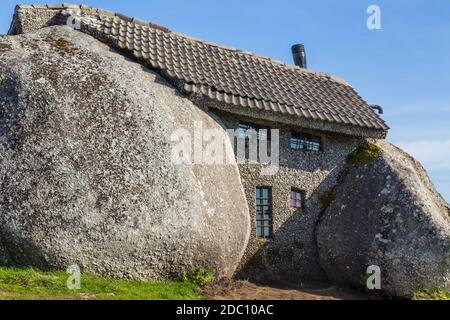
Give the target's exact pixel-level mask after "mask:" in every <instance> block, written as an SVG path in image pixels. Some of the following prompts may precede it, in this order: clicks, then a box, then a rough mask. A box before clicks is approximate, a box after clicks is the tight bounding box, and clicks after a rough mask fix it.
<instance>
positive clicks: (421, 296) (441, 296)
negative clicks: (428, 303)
mask: <svg viewBox="0 0 450 320" xmlns="http://www.w3.org/2000/svg"><path fill="white" fill-rule="evenodd" d="M412 299H413V300H450V292H446V291H443V290H440V289H430V290H419V291H416V292H414V293H413V296H412Z"/></svg>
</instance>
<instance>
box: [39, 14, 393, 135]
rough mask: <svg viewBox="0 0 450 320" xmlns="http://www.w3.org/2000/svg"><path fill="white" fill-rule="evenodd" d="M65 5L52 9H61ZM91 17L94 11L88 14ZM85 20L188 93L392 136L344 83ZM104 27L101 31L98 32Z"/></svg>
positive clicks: (162, 34)
mask: <svg viewBox="0 0 450 320" xmlns="http://www.w3.org/2000/svg"><path fill="white" fill-rule="evenodd" d="M61 7H62V8H64V5H62V6H60V5H53V6H48V7H47V8H52V9H62V8H61ZM81 9H82V10H86V12H83V13H84V14H90V13H91V12H92V10H95V9H83V7H81ZM97 19H98V21H97V22H96V23H94V22H92V19H82V23H83V24H84V25H85V27H86V26H87V27H88V28H92V29H95V30H96V31H97V32H100V33H101V34H102V36H105V37H106V38H107V39H109V40H110V44H111V45H113V46H116V47H118V48H119V49H123V50H128V51H130V52H131V53H132V54H133V55H135V56H136V58H138V59H144V60H145V62H146V63H147V64H149V65H151V66H152V67H154V68H157V69H160V70H161V71H163V72H164V74H166V75H169V76H170V77H172V78H175V79H176V80H181V81H184V82H185V83H186V84H185V86H184V89H185V90H186V91H188V92H194V93H201V94H203V95H205V96H208V97H209V98H211V99H215V100H218V101H225V102H227V103H232V104H234V105H238V106H241V107H244V108H258V109H263V110H270V111H271V112H276V113H285V114H289V115H292V116H296V117H302V118H307V119H315V120H320V121H325V122H331V123H340V124H345V125H354V126H359V127H364V128H371V129H375V130H380V131H387V130H388V129H389V128H388V126H387V125H386V124H385V122H384V121H383V120H382V119H381V118H380V117H379V116H378V114H377V113H375V111H374V110H373V109H372V108H371V107H370V106H369V105H368V104H367V103H366V102H365V101H364V100H363V99H362V98H361V97H360V96H359V95H358V94H357V93H356V91H355V90H354V89H353V88H352V87H351V86H350V85H348V84H347V83H345V82H344V81H342V80H340V79H337V78H336V77H333V76H331V75H328V74H325V73H319V72H312V71H309V70H305V69H301V68H298V67H296V66H292V65H286V64H283V63H280V62H277V61H274V60H271V59H269V58H266V57H262V56H257V55H253V54H251V53H248V52H244V51H239V50H236V49H234V48H229V47H224V46H220V45H217V44H213V43H209V42H203V41H200V40H196V39H193V38H190V37H187V36H184V35H181V34H178V33H173V32H170V31H169V30H168V29H167V28H164V27H161V26H157V25H154V24H148V23H145V22H143V21H142V20H138V19H133V18H129V17H127V16H124V15H121V14H111V13H105V11H98V15H97ZM99 24H100V26H99Z"/></svg>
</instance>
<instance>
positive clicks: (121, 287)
mask: <svg viewBox="0 0 450 320" xmlns="http://www.w3.org/2000/svg"><path fill="white" fill-rule="evenodd" d="M69 276H70V274H68V273H66V272H62V271H42V270H37V269H34V268H15V267H12V268H11V267H0V299H18V300H47V299H57V300H79V299H83V300H84V299H86V300H199V299H201V298H202V297H201V295H200V293H199V291H198V290H197V289H198V285H196V284H194V283H192V282H190V281H183V282H180V281H164V282H159V281H148V282H147V281H130V280H119V279H108V278H102V277H99V276H95V275H91V274H86V273H83V274H82V275H81V289H80V290H70V289H68V288H67V279H68V278H69Z"/></svg>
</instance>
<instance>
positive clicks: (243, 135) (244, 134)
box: [239, 122, 270, 141]
mask: <svg viewBox="0 0 450 320" xmlns="http://www.w3.org/2000/svg"><path fill="white" fill-rule="evenodd" d="M251 130H253V131H254V132H256V138H257V139H258V141H266V140H270V128H264V127H261V126H258V125H256V124H254V123H249V122H239V138H240V139H248V138H251Z"/></svg>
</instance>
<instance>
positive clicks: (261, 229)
mask: <svg viewBox="0 0 450 320" xmlns="http://www.w3.org/2000/svg"><path fill="white" fill-rule="evenodd" d="M256 236H257V237H260V238H270V237H271V236H272V189H271V188H256Z"/></svg>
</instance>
